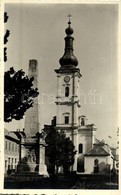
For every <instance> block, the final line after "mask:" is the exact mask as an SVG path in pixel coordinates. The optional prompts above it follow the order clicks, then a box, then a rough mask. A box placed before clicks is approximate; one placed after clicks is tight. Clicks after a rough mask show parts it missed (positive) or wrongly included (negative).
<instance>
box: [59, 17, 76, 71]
mask: <svg viewBox="0 0 121 195" xmlns="http://www.w3.org/2000/svg"><path fill="white" fill-rule="evenodd" d="M68 17H69V22H68V27H67V28H66V30H65V32H66V37H65V53H64V55H63V56H62V58H60V60H59V62H60V65H61V67H62V68H75V66H77V65H78V61H77V58H76V57H75V56H74V54H73V41H74V38H73V37H72V36H71V35H72V34H73V32H74V31H73V29H72V28H71V21H70V17H71V15H70V14H69V15H68Z"/></svg>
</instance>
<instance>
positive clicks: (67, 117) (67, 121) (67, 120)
mask: <svg viewBox="0 0 121 195" xmlns="http://www.w3.org/2000/svg"><path fill="white" fill-rule="evenodd" d="M68 123H69V116H65V124H68Z"/></svg>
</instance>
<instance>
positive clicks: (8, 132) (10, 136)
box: [4, 129, 19, 141]
mask: <svg viewBox="0 0 121 195" xmlns="http://www.w3.org/2000/svg"><path fill="white" fill-rule="evenodd" d="M4 135H5V137H6V138H7V139H11V138H13V139H15V140H17V141H18V140H19V139H18V138H17V136H16V135H15V134H14V133H13V132H10V131H8V130H7V129H4Z"/></svg>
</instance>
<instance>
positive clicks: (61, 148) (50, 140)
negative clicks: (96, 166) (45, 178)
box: [44, 126, 76, 174]
mask: <svg viewBox="0 0 121 195" xmlns="http://www.w3.org/2000/svg"><path fill="white" fill-rule="evenodd" d="M44 131H45V132H46V137H45V142H46V143H47V147H46V156H47V157H48V159H49V166H48V172H49V173H50V174H54V173H55V166H56V173H58V168H59V167H60V166H62V167H63V170H64V173H65V174H68V173H69V168H70V166H71V165H73V164H74V156H75V154H76V151H75V146H74V145H73V143H72V141H71V140H70V138H69V137H67V138H66V135H65V133H63V132H60V133H59V132H58V131H57V130H56V129H55V128H54V127H53V126H51V127H50V128H47V129H46V128H45V129H44Z"/></svg>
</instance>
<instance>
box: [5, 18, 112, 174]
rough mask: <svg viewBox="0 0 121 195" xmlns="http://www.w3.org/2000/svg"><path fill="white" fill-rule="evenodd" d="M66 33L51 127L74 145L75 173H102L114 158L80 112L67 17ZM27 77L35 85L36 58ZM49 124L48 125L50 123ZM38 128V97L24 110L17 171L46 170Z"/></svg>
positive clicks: (69, 26)
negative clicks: (54, 122)
mask: <svg viewBox="0 0 121 195" xmlns="http://www.w3.org/2000/svg"><path fill="white" fill-rule="evenodd" d="M65 33H66V37H65V48H64V55H63V56H62V57H61V58H60V60H59V63H60V66H59V67H58V69H56V70H55V73H56V75H57V95H56V102H55V104H56V109H57V112H56V124H54V128H56V129H57V130H58V131H59V132H61V131H63V132H64V133H65V134H66V137H69V138H70V140H71V141H72V142H73V144H74V146H75V150H76V151H77V153H76V155H75V162H74V165H73V166H72V167H71V168H72V169H71V170H73V171H74V172H76V173H77V174H92V173H103V174H105V173H106V172H109V171H110V170H111V169H112V168H113V167H114V161H115V159H114V156H113V155H112V153H111V149H110V147H109V146H108V145H107V144H105V143H103V142H100V141H99V140H97V139H96V138H95V136H96V128H95V126H94V124H87V120H86V116H84V115H81V116H80V115H79V113H80V112H79V110H80V109H81V105H80V99H79V93H80V89H81V86H80V79H81V77H82V75H81V73H80V69H79V68H78V60H77V58H76V57H75V55H74V48H73V41H74V37H73V33H74V31H73V29H72V27H71V21H70V19H69V22H68V27H67V28H66V30H65ZM29 77H34V87H38V63H37V60H30V63H29ZM82 106H83V105H82ZM52 125H53V124H52ZM49 127H50V128H51V125H50V126H49ZM45 128H47V125H45ZM40 131H41V130H39V109H38V98H35V102H34V104H33V107H32V108H30V109H29V110H28V111H27V112H26V116H25V129H24V133H25V134H23V135H24V136H23V135H22V136H21V142H20V144H19V146H20V150H19V153H20V155H19V165H18V171H20V172H22V171H31V172H38V173H39V174H40V175H47V174H48V173H47V166H46V162H45V147H46V144H45V141H44V140H42V139H41V138H38V137H36V136H35V135H37V133H38V132H40ZM20 134H21V132H18V133H17V134H16V135H17V136H18V135H19V136H20ZM6 158H7V157H6ZM9 160H10V159H9ZM6 161H7V159H6Z"/></svg>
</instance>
